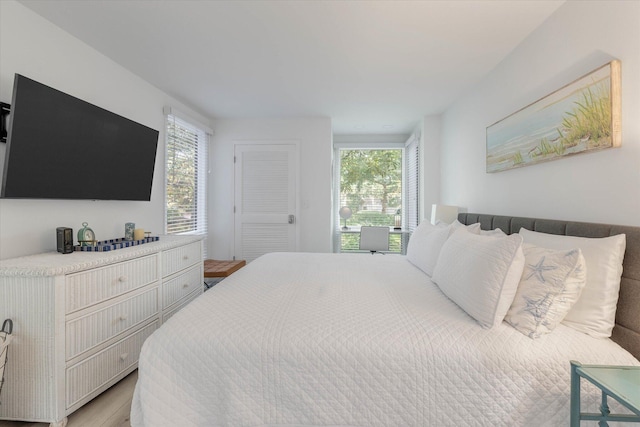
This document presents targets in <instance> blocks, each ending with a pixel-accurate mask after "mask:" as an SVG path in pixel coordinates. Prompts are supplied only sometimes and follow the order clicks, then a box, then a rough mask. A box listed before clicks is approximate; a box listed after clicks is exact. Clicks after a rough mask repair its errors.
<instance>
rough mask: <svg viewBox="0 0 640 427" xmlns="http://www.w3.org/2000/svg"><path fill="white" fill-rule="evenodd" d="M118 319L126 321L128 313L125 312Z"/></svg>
mask: <svg viewBox="0 0 640 427" xmlns="http://www.w3.org/2000/svg"><path fill="white" fill-rule="evenodd" d="M118 320H120V321H122V322H124V321H125V320H127V315H126V314H123V315H122V316H120V317H119V318H118Z"/></svg>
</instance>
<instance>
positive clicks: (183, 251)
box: [162, 241, 202, 277]
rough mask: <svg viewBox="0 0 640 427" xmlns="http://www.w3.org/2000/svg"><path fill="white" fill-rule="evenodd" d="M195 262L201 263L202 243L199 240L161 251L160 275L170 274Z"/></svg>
mask: <svg viewBox="0 0 640 427" xmlns="http://www.w3.org/2000/svg"><path fill="white" fill-rule="evenodd" d="M196 263H202V243H201V242H199V241H198V242H193V243H190V244H188V245H185V246H181V247H179V248H175V249H169V250H168V251H163V252H162V277H167V276H170V275H172V274H173V273H177V272H178V271H180V270H184V269H185V268H187V267H189V266H191V265H193V264H196Z"/></svg>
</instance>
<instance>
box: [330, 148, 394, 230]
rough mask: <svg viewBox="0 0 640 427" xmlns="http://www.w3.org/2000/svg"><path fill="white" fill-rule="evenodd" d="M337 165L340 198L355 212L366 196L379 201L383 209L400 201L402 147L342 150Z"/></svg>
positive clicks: (385, 209) (359, 208)
mask: <svg viewBox="0 0 640 427" xmlns="http://www.w3.org/2000/svg"><path fill="white" fill-rule="evenodd" d="M340 164H341V169H340V195H341V199H342V200H346V201H347V206H349V207H351V209H352V210H353V211H354V212H357V211H359V210H361V206H362V205H363V204H364V198H365V197H366V196H371V197H375V198H376V199H378V200H380V203H381V205H382V207H381V211H382V212H386V211H387V209H388V208H389V207H398V206H400V204H401V203H402V150H399V149H395V150H389V149H387V150H343V151H341V156H340ZM392 224H393V222H392Z"/></svg>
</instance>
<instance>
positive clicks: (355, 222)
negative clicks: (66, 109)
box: [334, 137, 419, 253]
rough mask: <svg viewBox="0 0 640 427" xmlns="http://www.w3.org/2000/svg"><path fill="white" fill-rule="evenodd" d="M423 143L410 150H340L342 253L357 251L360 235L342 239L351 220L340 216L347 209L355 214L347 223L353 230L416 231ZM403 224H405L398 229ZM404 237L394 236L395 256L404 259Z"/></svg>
mask: <svg viewBox="0 0 640 427" xmlns="http://www.w3.org/2000/svg"><path fill="white" fill-rule="evenodd" d="M418 149H419V138H415V137H412V138H410V140H409V141H407V143H406V144H388V145H385V146H381V147H375V148H369V147H359V146H349V145H348V144H339V143H338V144H336V149H335V153H334V159H335V173H336V176H335V179H334V182H335V183H336V194H335V196H334V200H336V204H337V206H336V208H335V209H334V211H335V212H336V231H337V233H336V249H337V251H339V252H349V251H357V250H358V246H359V234H358V233H341V232H340V230H341V227H343V226H344V225H345V220H344V219H342V218H340V216H339V214H338V213H337V212H338V211H339V209H340V207H342V206H347V207H349V208H350V209H351V212H352V215H351V217H350V218H349V219H347V221H346V225H347V226H348V227H349V228H350V229H351V230H357V229H358V228H359V227H360V226H363V225H377V226H389V227H394V226H396V225H401V226H402V228H403V229H404V230H409V231H412V230H413V229H414V228H415V227H416V226H417V223H418V218H419V212H418V207H419V201H418V192H419V187H418V181H419V174H418V159H419V156H418ZM398 223H399V224H398ZM405 242H406V239H405V240H404V241H403V239H402V235H401V234H391V235H390V237H389V250H390V251H391V252H397V253H403V252H404V249H405V248H403V244H405Z"/></svg>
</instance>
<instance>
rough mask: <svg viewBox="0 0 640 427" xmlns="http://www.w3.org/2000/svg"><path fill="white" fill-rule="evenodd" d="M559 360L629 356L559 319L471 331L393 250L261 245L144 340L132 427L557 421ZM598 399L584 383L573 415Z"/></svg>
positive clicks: (562, 386)
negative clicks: (535, 327) (291, 249)
mask: <svg viewBox="0 0 640 427" xmlns="http://www.w3.org/2000/svg"><path fill="white" fill-rule="evenodd" d="M570 360H577V361H580V362H581V363H583V364H618V365H640V362H639V361H638V360H636V359H635V358H633V357H632V356H631V355H630V354H629V353H628V352H627V351H625V350H623V349H622V348H621V347H620V346H618V345H617V344H615V343H614V342H613V341H611V340H609V339H596V338H592V337H589V336H587V335H584V334H582V333H578V332H576V331H574V330H572V329H570V328H568V327H565V326H564V325H560V326H558V327H557V328H556V329H555V330H554V332H553V333H551V334H549V335H546V336H543V337H542V338H539V339H536V340H533V339H530V338H528V337H526V336H524V335H523V334H521V333H520V332H518V331H516V330H515V329H513V328H512V327H511V326H509V325H508V324H506V323H504V322H503V323H502V324H501V325H499V326H498V327H495V328H493V329H491V330H488V329H483V328H481V327H480V326H479V325H478V323H477V322H476V321H475V320H474V319H472V318H471V317H469V316H468V315H467V314H466V313H465V312H464V311H462V310H461V309H460V308H459V307H458V306H457V305H455V304H454V303H453V302H452V301H450V300H449V299H448V298H447V297H446V296H445V295H444V294H443V293H442V292H441V291H440V290H439V289H438V287H437V286H436V285H435V284H433V283H432V282H431V281H430V279H429V278H428V276H426V275H425V274H424V273H422V272H421V271H420V270H419V269H417V268H416V267H414V266H413V265H412V264H411V263H409V262H408V261H407V260H406V258H405V257H404V256H400V255H380V254H377V255H373V256H371V255H363V254H308V253H274V254H268V255H265V256H262V257H260V258H259V259H257V260H255V261H254V262H252V263H250V264H249V265H248V266H246V267H245V268H243V269H241V270H239V271H238V272H236V273H234V274H233V275H232V276H231V277H229V278H227V279H225V280H224V281H223V282H221V283H220V284H218V285H216V286H215V287H214V288H212V289H211V290H209V291H207V292H206V293H204V294H203V295H202V296H200V297H199V298H197V299H196V300H194V301H193V302H192V303H190V304H189V305H188V306H187V307H186V308H184V309H183V310H181V311H180V312H178V313H177V314H175V315H174V316H173V317H172V318H171V319H169V320H168V321H167V322H166V323H165V324H164V325H162V327H161V328H159V329H158V330H157V331H156V332H155V333H154V334H153V335H152V336H151V337H149V338H148V339H147V341H146V342H145V344H144V347H143V349H142V353H141V356H140V362H139V374H138V375H139V376H138V383H137V385H136V389H135V392H134V399H133V403H132V412H131V416H132V418H131V422H132V425H133V426H153V427H157V426H178V425H179V426H214V425H215V426H283V425H287V426H463V425H465V426H467V425H469V426H474V425H478V426H482V425H491V426H509V427H513V426H536V427H539V426H566V425H568V424H569V400H570V365H569V361H570ZM599 399H600V394H599V393H598V391H597V390H596V389H595V388H594V387H593V386H590V385H589V384H588V383H587V382H586V381H583V389H582V405H583V410H590V411H594V412H595V411H597V407H598V403H599ZM612 408H614V409H617V407H614V405H612ZM583 425H588V424H583Z"/></svg>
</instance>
